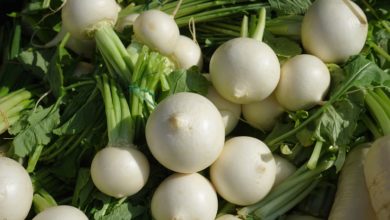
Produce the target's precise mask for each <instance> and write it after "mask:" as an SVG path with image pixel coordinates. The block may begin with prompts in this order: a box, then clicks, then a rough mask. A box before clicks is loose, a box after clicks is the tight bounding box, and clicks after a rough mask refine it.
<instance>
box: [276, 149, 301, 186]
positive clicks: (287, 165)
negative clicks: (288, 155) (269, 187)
mask: <svg viewBox="0 0 390 220" xmlns="http://www.w3.org/2000/svg"><path fill="white" fill-rule="evenodd" d="M274 160H275V164H276V176H275V182H274V187H275V186H277V185H279V184H280V183H282V182H283V181H284V180H285V179H286V178H287V177H289V176H290V175H291V174H293V173H294V172H295V171H296V170H297V168H296V167H295V166H294V164H292V163H291V162H290V161H288V160H287V159H285V158H283V157H281V156H279V155H277V154H274Z"/></svg>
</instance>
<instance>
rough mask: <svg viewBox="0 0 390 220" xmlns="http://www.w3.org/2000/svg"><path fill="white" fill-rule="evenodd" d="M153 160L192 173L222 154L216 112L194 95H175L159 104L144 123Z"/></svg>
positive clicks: (222, 130) (220, 124)
mask: <svg viewBox="0 0 390 220" xmlns="http://www.w3.org/2000/svg"><path fill="white" fill-rule="evenodd" d="M145 134H146V140H147V143H148V146H149V149H150V151H151V152H152V154H153V156H154V157H155V158H156V159H157V160H158V161H159V162H160V163H161V164H162V165H164V166H165V167H166V168H168V169H170V170H173V171H175V172H180V173H194V172H198V171H200V170H203V169H205V168H206V167H208V166H210V165H211V164H212V163H213V162H214V161H215V160H216V159H217V157H218V156H219V154H220V153H221V151H222V148H223V144H224V140H225V128H224V124H223V120H222V117H221V115H220V113H219V111H218V109H217V108H216V107H215V106H214V105H213V103H211V102H210V101H209V100H208V99H207V98H205V97H203V96H201V95H198V94H196V93H188V92H182V93H177V94H174V95H172V96H169V97H168V98H166V99H164V100H163V101H162V102H160V103H159V104H158V105H157V107H156V108H155V110H154V111H153V112H152V113H151V115H150V116H149V118H148V121H147V123H146V130H145Z"/></svg>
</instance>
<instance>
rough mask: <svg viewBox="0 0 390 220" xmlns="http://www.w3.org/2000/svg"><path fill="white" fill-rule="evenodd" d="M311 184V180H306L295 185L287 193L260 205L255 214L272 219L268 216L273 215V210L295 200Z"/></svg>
mask: <svg viewBox="0 0 390 220" xmlns="http://www.w3.org/2000/svg"><path fill="white" fill-rule="evenodd" d="M309 185H310V182H305V183H302V184H298V185H295V186H293V187H292V188H291V189H290V190H288V191H286V192H285V193H283V194H282V195H280V196H279V197H278V198H276V199H274V200H271V201H269V202H268V203H267V204H265V205H264V206H262V207H260V208H259V209H257V210H256V211H254V214H255V216H257V217H259V218H260V219H264V220H267V219H270V218H268V216H269V215H272V213H273V212H275V211H277V210H279V209H281V208H283V207H284V206H285V205H287V204H288V203H289V202H290V201H291V200H293V199H294V198H296V197H297V196H298V195H299V194H301V192H302V191H304V190H305V189H306V188H307V187H308V186H309Z"/></svg>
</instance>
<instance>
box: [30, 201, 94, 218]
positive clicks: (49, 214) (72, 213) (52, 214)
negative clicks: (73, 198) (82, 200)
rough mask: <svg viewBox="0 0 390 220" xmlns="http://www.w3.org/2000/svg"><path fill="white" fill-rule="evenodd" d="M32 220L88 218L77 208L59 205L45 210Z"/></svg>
mask: <svg viewBox="0 0 390 220" xmlns="http://www.w3.org/2000/svg"><path fill="white" fill-rule="evenodd" d="M32 220H88V217H87V216H86V215H85V214H84V213H83V212H82V211H81V210H80V209H78V208H75V207H73V206H69V205H60V206H53V207H49V208H47V209H45V210H44V211H43V212H40V213H39V214H38V215H36V216H35V217H34V218H33V219H32Z"/></svg>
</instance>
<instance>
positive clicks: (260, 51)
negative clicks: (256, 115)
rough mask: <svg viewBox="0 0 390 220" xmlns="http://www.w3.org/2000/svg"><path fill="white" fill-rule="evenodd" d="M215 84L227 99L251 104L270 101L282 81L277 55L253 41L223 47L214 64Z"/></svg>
mask: <svg viewBox="0 0 390 220" xmlns="http://www.w3.org/2000/svg"><path fill="white" fill-rule="evenodd" d="M210 76H211V81H212V83H213V85H214V87H215V89H216V90H217V91H218V93H219V94H220V95H221V96H223V97H224V98H225V99H227V100H229V101H231V102H234V103H238V104H248V103H250V102H255V101H261V100H263V99H265V98H266V97H268V96H269V95H270V94H271V93H272V92H273V91H274V89H275V88H276V86H277V84H278V81H279V77H280V64H279V60H278V58H277V56H276V54H275V52H274V51H273V50H272V49H271V48H270V47H269V46H268V45H267V44H265V43H263V42H259V41H257V40H255V39H251V38H235V39H232V40H229V41H227V42H225V43H224V44H222V45H221V46H220V47H219V48H218V49H217V50H216V51H215V52H214V54H213V55H212V57H211V60H210Z"/></svg>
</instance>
